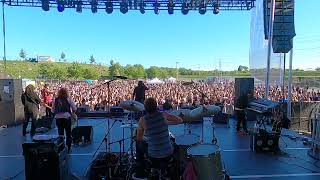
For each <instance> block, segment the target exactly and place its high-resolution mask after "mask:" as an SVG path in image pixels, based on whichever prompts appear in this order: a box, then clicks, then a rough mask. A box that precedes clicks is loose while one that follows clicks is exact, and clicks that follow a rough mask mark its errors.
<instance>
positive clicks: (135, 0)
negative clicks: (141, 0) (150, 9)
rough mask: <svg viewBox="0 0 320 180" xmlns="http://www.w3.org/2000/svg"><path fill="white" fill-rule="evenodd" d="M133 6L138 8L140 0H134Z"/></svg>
mask: <svg viewBox="0 0 320 180" xmlns="http://www.w3.org/2000/svg"><path fill="white" fill-rule="evenodd" d="M133 8H134V9H138V0H134V1H133Z"/></svg>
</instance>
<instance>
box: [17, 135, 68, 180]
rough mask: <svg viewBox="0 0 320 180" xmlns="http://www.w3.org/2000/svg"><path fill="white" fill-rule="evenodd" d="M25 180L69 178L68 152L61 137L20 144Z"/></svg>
mask: <svg viewBox="0 0 320 180" xmlns="http://www.w3.org/2000/svg"><path fill="white" fill-rule="evenodd" d="M22 148H23V155H24V159H25V177H26V180H44V179H46V180H69V179H70V178H69V175H70V173H69V165H68V153H67V149H66V148H65V145H64V140H63V138H61V137H59V138H56V139H52V140H49V141H43V142H41V141H38V142H35V141H33V142H26V143H24V144H22Z"/></svg>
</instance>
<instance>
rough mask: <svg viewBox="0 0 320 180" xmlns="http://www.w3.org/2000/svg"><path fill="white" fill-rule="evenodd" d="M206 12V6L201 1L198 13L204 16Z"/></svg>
mask: <svg viewBox="0 0 320 180" xmlns="http://www.w3.org/2000/svg"><path fill="white" fill-rule="evenodd" d="M206 11H207V5H206V4H205V2H204V1H202V2H201V3H200V5H199V13H200V14H201V15H204V14H205V13H206Z"/></svg>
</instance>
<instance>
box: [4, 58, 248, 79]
mask: <svg viewBox="0 0 320 180" xmlns="http://www.w3.org/2000/svg"><path fill="white" fill-rule="evenodd" d="M92 58H93V57H92ZM7 64H8V65H7V69H6V71H7V74H9V75H11V76H13V77H17V78H29V79H36V78H43V79H60V80H69V79H74V80H81V79H100V78H109V77H113V76H126V77H129V78H155V77H158V78H168V77H176V75H177V74H178V75H179V77H185V78H192V77H193V78H197V77H208V76H221V75H222V76H249V75H250V73H249V71H248V68H240V69H241V71H239V70H240V69H239V70H235V71H218V70H213V71H201V70H191V69H186V68H178V69H176V68H168V67H157V66H151V67H149V68H145V67H144V66H143V65H141V64H134V65H131V64H128V65H125V66H123V65H121V64H120V63H119V62H116V61H114V60H111V61H110V64H109V65H108V66H103V65H98V64H83V63H79V62H73V63H66V62H39V63H35V62H29V61H8V62H7ZM0 68H1V67H0ZM177 71H178V72H177Z"/></svg>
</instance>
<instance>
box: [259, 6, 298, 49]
mask: <svg viewBox="0 0 320 180" xmlns="http://www.w3.org/2000/svg"><path fill="white" fill-rule="evenodd" d="M271 1H272V0H264V27H265V28H264V33H265V39H269V37H268V35H269V34H268V31H269V19H270V8H271ZM295 35H296V33H295V25H294V0H275V12H274V21H273V37H272V48H273V52H274V53H288V52H289V51H290V50H291V49H292V47H293V43H292V39H293V37H294V36H295Z"/></svg>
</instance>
